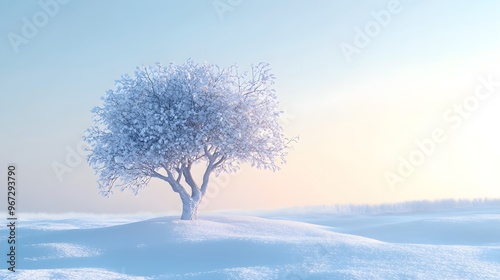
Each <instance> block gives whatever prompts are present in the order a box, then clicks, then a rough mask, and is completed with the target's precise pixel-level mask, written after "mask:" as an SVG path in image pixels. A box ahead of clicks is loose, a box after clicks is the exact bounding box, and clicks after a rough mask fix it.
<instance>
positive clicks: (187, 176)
mask: <svg viewBox="0 0 500 280" xmlns="http://www.w3.org/2000/svg"><path fill="white" fill-rule="evenodd" d="M182 173H183V174H184V180H185V181H186V183H187V184H188V185H189V186H190V187H191V197H192V198H193V199H199V198H200V195H201V193H200V189H199V188H198V185H197V184H196V182H195V181H194V179H193V176H192V174H191V163H189V164H187V165H185V166H184V167H183V168H182Z"/></svg>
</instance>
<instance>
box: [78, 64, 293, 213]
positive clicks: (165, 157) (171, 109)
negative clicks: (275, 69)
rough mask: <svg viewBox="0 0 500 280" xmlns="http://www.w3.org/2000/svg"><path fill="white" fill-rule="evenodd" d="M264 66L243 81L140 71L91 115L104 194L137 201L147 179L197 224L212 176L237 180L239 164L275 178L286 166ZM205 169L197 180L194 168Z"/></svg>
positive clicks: (193, 72) (182, 69)
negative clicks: (125, 193) (162, 185)
mask: <svg viewBox="0 0 500 280" xmlns="http://www.w3.org/2000/svg"><path fill="white" fill-rule="evenodd" d="M273 84H274V75H272V74H271V72H270V68H269V66H268V64H265V63H261V64H259V65H257V66H252V67H251V71H250V72H245V73H243V74H240V73H239V71H238V68H237V67H236V66H232V67H229V68H220V67H218V66H216V65H210V64H197V63H194V62H193V61H191V60H189V61H187V62H186V63H185V64H182V65H173V64H170V65H168V66H166V67H165V66H162V65H160V64H156V65H155V66H153V67H145V66H143V67H138V68H137V69H136V71H135V75H134V77H130V76H128V75H124V76H122V77H121V79H120V80H118V81H116V88H115V89H114V90H108V91H107V94H106V96H104V97H103V98H102V100H103V105H102V107H95V108H94V109H93V110H92V112H93V114H94V121H95V125H94V126H93V127H92V128H90V129H88V130H87V131H86V134H85V137H84V138H85V140H86V141H87V142H88V143H89V145H90V152H91V153H90V155H89V157H88V162H89V165H90V166H91V167H93V168H94V170H95V171H96V173H97V174H98V175H99V180H98V183H99V188H100V190H101V194H103V195H104V196H108V195H109V194H110V193H111V192H112V188H113V187H120V188H121V189H122V190H125V189H131V190H132V191H133V192H134V193H135V194H137V192H138V191H139V190H140V189H141V188H144V187H145V186H147V185H148V183H149V181H150V180H151V178H158V179H161V180H163V181H165V182H167V183H168V184H169V185H170V187H171V188H172V190H173V191H174V192H176V193H178V194H179V196H180V198H181V200H182V204H183V209H182V216H181V219H183V220H192V219H196V216H197V212H198V206H199V205H200V202H201V200H202V199H203V196H204V195H205V193H206V192H207V187H208V182H209V179H210V175H211V174H212V173H215V175H218V174H219V173H220V172H234V171H236V170H237V169H238V166H239V165H240V164H242V163H245V162H246V163H250V164H251V165H252V166H255V167H257V168H263V169H271V170H273V171H274V170H277V169H279V164H282V163H284V162H285V156H286V154H287V150H288V148H289V144H290V142H291V141H290V140H289V139H287V138H285V137H284V135H283V133H282V127H281V125H280V123H279V117H280V114H281V113H282V111H280V110H279V109H278V101H277V98H276V94H275V91H274V89H273ZM196 164H204V165H205V166H206V168H205V169H204V173H203V174H200V177H201V178H197V179H195V178H194V177H195V176H193V174H192V167H193V166H194V165H196Z"/></svg>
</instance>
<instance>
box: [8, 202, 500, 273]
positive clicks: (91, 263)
mask: <svg viewBox="0 0 500 280" xmlns="http://www.w3.org/2000/svg"><path fill="white" fill-rule="evenodd" d="M499 210H500V205H498V203H497V205H496V206H495V205H487V204H485V203H483V204H482V205H475V206H470V207H465V208H456V207H449V208H448V209H445V207H440V210H432V211H413V212H412V211H405V212H404V213H403V212H400V213H380V212H378V213H377V214H368V213H366V212H365V213H363V214H353V213H351V214H347V215H346V214H343V215H334V214H328V213H326V212H316V213H315V212H312V211H311V210H310V209H309V210H307V211H303V209H302V210H300V209H296V210H295V214H293V215H292V214H284V212H287V211H282V212H281V213H278V212H279V211H274V212H268V213H267V214H265V213H261V214H260V217H257V216H236V215H221V214H218V215H212V216H205V217H201V219H199V220H197V221H180V220H178V219H177V218H176V217H161V218H152V219H146V220H141V218H140V217H137V216H136V217H134V218H133V219H136V221H131V220H132V219H127V218H124V219H123V223H121V224H117V223H115V224H110V223H109V222H107V221H102V224H101V226H98V223H99V221H98V220H93V221H91V222H90V224H92V227H89V226H88V225H89V223H88V222H84V220H79V219H73V220H67V219H65V220H49V219H47V218H45V219H44V220H43V223H44V224H45V225H50V224H51V225H53V226H52V227H50V226H49V227H45V228H40V222H39V221H38V220H36V219H31V220H27V221H24V222H23V221H19V234H20V235H19V236H18V240H19V241H20V242H19V245H18V246H19V248H18V258H19V259H18V263H17V268H18V271H17V272H16V273H10V272H8V271H7V270H6V269H2V270H1V271H0V277H1V278H2V279H252V280H254V279H295V280H301V279H498V275H500V234H499V233H500V214H499V213H500V211H499ZM288 212H290V211H289V210H288ZM277 214H280V215H279V217H278V216H277ZM60 223H61V224H64V225H68V224H72V227H71V229H62V228H61V227H59V226H58V224H60ZM80 225H82V227H81V228H79V226H80ZM0 234H1V236H2V237H3V236H6V234H7V232H6V229H1V230H0ZM0 242H1V243H0V244H3V245H2V246H5V243H6V242H5V240H0ZM2 250H6V248H2Z"/></svg>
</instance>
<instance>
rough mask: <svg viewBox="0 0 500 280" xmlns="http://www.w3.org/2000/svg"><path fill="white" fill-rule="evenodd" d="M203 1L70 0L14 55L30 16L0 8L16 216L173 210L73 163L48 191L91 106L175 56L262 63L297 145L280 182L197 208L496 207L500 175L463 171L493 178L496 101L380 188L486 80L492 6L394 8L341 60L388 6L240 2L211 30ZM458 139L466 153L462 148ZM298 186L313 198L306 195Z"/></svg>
mask: <svg viewBox="0 0 500 280" xmlns="http://www.w3.org/2000/svg"><path fill="white" fill-rule="evenodd" d="M42 2H47V1H42ZM48 2H51V1H48ZM214 2H216V1H212V0H206V1H77V0H73V1H69V3H67V4H64V5H63V4H60V5H59V10H58V11H57V13H55V15H54V16H53V17H50V18H49V21H48V23H47V24H46V25H45V26H43V27H41V28H39V30H38V31H37V32H36V34H35V35H34V36H33V37H32V38H29V39H28V42H27V43H26V44H21V45H20V46H19V48H18V52H17V53H16V52H15V50H14V47H13V46H12V45H11V42H10V41H9V37H8V36H9V34H10V33H16V34H18V35H22V28H23V21H22V19H23V17H26V18H27V19H28V20H32V19H33V16H34V15H35V14H37V13H40V12H41V11H43V9H42V7H41V6H40V4H39V2H38V1H5V0H3V1H0V18H1V19H2V25H0V34H2V38H3V39H2V40H1V41H0V63H1V68H0V77H1V79H2V80H1V81H2V83H1V84H2V93H1V104H2V110H0V129H1V130H2V138H1V140H0V152H1V163H2V166H5V165H6V164H7V163H9V162H14V163H16V164H18V165H19V169H20V175H19V176H20V182H22V185H21V187H22V188H23V189H22V190H21V191H20V195H22V196H21V197H20V201H21V202H20V203H22V204H21V205H22V208H21V209H24V211H29V212H33V211H48V212H61V211H62V212H68V211H77V212H78V211H79V212H123V211H125V212H133V211H170V210H177V209H179V202H178V198H177V196H176V195H174V194H173V193H171V191H170V190H169V188H168V187H167V186H161V184H157V185H154V186H152V188H151V189H149V190H146V191H145V192H144V194H142V195H140V196H139V197H137V198H133V197H132V195H130V194H128V193H125V194H117V195H116V196H114V197H112V198H111V199H108V200H104V199H101V198H100V197H98V196H97V193H98V192H97V186H96V183H95V177H94V175H93V173H92V170H91V169H90V168H89V167H87V165H86V163H82V164H79V165H78V166H77V167H75V168H72V170H73V172H72V173H66V174H65V175H64V177H63V178H64V180H63V181H62V182H60V181H59V180H58V179H57V176H56V175H55V174H54V171H53V169H52V166H51V164H52V163H53V162H60V163H63V164H64V163H65V156H66V155H67V151H66V150H65V149H66V147H67V146H69V147H73V148H74V147H76V145H77V144H78V142H79V141H80V138H81V135H82V133H83V130H84V129H86V128H87V127H89V126H90V125H91V115H90V109H91V108H92V107H93V106H96V105H99V104H100V100H99V98H100V97H101V96H102V95H103V94H104V93H105V91H106V90H107V89H110V88H112V87H113V83H114V80H115V79H117V78H119V77H120V75H122V74H125V73H132V72H133V70H134V68H135V67H136V66H138V65H141V64H146V65H149V64H153V63H154V62H156V61H159V62H161V63H164V64H167V63H170V62H174V63H183V62H184V61H186V60H187V59H189V58H191V59H193V60H195V61H200V62H203V61H207V62H211V63H217V64H220V65H221V66H228V65H231V64H234V63H236V64H238V65H239V66H240V67H242V68H246V67H248V66H249V65H250V64H251V63H258V62H261V61H265V62H268V63H270V64H271V67H272V68H273V71H274V73H275V75H276V76H277V84H276V89H277V92H278V95H279V98H280V100H281V101H282V104H283V107H284V108H286V110H287V111H288V112H289V114H291V115H293V116H292V117H290V119H288V120H287V121H286V124H287V125H286V129H287V131H288V132H289V134H292V135H296V134H300V135H301V137H302V141H301V142H299V144H297V148H296V151H295V154H292V155H291V158H290V161H289V166H287V167H285V168H284V170H283V171H282V172H278V173H274V174H273V173H270V172H264V171H253V170H248V172H246V171H245V172H243V173H242V174H240V175H237V176H233V177H231V178H232V179H231V181H230V183H229V185H228V186H227V187H226V188H224V189H223V190H221V191H220V194H218V195H214V198H212V199H211V203H210V205H208V206H207V209H208V210H218V209H234V208H241V209H252V208H273V207H288V206H294V205H306V204H333V203H350V202H353V203H378V202H391V201H401V200H410V199H426V198H429V199H433V198H441V197H466V198H469V197H485V196H488V197H498V196H500V192H499V191H498V190H497V189H499V188H498V187H495V186H498V185H499V184H500V180H499V179H500V178H498V177H497V176H493V175H491V174H490V172H486V171H484V168H481V169H479V168H477V166H483V165H484V166H485V168H492V167H493V166H497V165H498V166H500V164H499V162H500V158H496V157H495V156H497V155H499V154H500V152H499V151H498V147H497V145H496V144H494V143H495V142H494V141H492V139H497V138H498V135H496V133H494V132H492V131H493V130H494V129H493V125H495V124H496V123H497V122H496V119H495V118H496V117H498V115H495V114H494V113H493V112H494V111H499V110H498V109H497V108H498V106H500V104H499V103H498V101H499V100H500V98H497V99H493V98H492V99H491V100H488V103H492V104H488V105H489V106H482V107H481V108H484V110H482V111H481V110H480V111H481V114H477V115H478V117H477V118H476V119H475V120H474V121H470V122H469V123H470V126H467V127H465V128H464V129H463V130H461V131H460V133H462V134H464V135H466V136H464V137H463V138H460V137H458V136H457V137H455V139H457V141H455V142H450V143H448V144H447V145H448V146H446V147H445V148H442V149H441V150H438V151H437V152H436V157H435V158H432V160H431V159H430V162H431V164H426V165H423V166H422V167H421V168H420V170H417V172H416V173H415V175H413V177H412V179H413V180H410V181H409V182H408V183H407V185H405V187H404V188H402V189H400V190H397V191H394V190H391V189H390V188H388V187H387V186H386V183H385V181H384V179H383V174H384V172H385V171H386V170H391V168H392V169H395V166H396V165H397V155H399V154H405V153H407V152H408V151H410V150H411V149H412V147H411V145H413V141H414V139H415V138H418V137H424V136H426V135H427V134H428V133H430V132H431V131H432V130H433V129H434V128H436V127H439V126H441V125H442V119H441V114H442V112H444V111H445V110H446V108H448V107H450V106H451V105H452V104H453V103H454V102H457V101H460V100H462V98H463V96H465V95H467V93H468V92H473V90H474V86H475V85H476V84H477V79H476V78H477V76H478V75H483V74H488V73H491V71H492V70H491V67H492V66H491V65H490V64H491V63H490V62H494V61H498V60H497V59H498V55H497V53H498V50H499V49H500V36H499V35H500V34H499V33H500V29H499V28H498V27H499V26H500V17H498V11H499V10H500V2H498V1H481V2H475V1H409V0H406V1H405V0H401V1H396V3H397V4H396V5H398V7H400V9H402V10H401V11H400V12H399V13H397V14H392V16H391V20H390V22H389V24H388V25H387V26H385V27H382V28H381V29H380V32H379V33H378V34H377V36H374V37H373V38H371V41H370V43H369V44H367V46H366V47H363V48H361V49H360V53H359V54H355V55H353V56H352V57H351V58H352V61H351V62H348V60H346V58H345V57H344V55H343V53H342V51H341V49H340V47H339V45H340V44H341V43H342V42H345V43H348V44H353V40H354V37H355V34H356V31H355V29H356V28H360V29H364V28H365V27H366V26H367V24H369V23H370V22H371V21H373V20H374V17H373V14H372V12H379V11H380V10H387V9H388V6H389V5H392V4H390V3H391V1H284V0H283V1H263V0H262V1H255V0H253V1H249V0H242V1H241V4H239V5H236V6H235V7H233V8H232V10H231V11H228V12H226V13H224V14H223V18H220V17H219V15H218V14H217V12H216V10H215V9H214V6H213V3H214ZM220 2H222V3H227V1H226V0H221V1H220ZM485 69H490V70H485ZM497 70H498V69H497ZM485 71H486V72H485ZM488 71H490V72H488ZM499 77H500V76H499ZM499 79H500V78H499ZM495 100H496V101H495ZM494 102H496V104H495V103H494ZM488 110H489V111H488ZM478 112H479V111H478ZM483 115H484V116H483ZM480 116H482V117H483V118H484V121H478V119H480V118H479V117H480ZM490 124H491V125H490ZM375 128H376V129H375ZM466 129H468V130H466ZM469 130H470V131H469ZM489 133H493V134H489ZM470 135H474V137H472V138H474V139H475V140H470V141H473V142H467V141H469V140H467V141H466V140H464V139H472V138H471V137H470ZM450 137H451V136H450ZM460 139H462V140H460ZM478 139H479V140H478ZM485 139H488V140H487V142H488V143H490V144H486V145H485V144H484V141H486V140H485ZM460 141H465V142H464V143H462V144H460V143H459V142H460ZM474 141H475V142H474ZM478 143H482V144H481V145H479V144H478ZM453 145H456V147H455V148H454V146H453ZM476 146H481V147H482V149H484V151H483V152H484V155H487V156H488V158H487V159H485V160H484V162H479V163H474V164H473V166H475V167H474V168H476V169H474V168H473V167H472V166H471V165H470V164H472V163H471V162H470V159H471V158H474V157H475V155H477V154H478V153H479V154H481V153H480V152H478V151H474V150H473V149H472V148H471V149H467V151H469V152H467V153H466V152H465V151H464V147H466V148H467V147H469V148H470V147H476ZM463 154H472V155H470V157H468V158H461V155H463ZM438 156H439V157H438ZM460 160H462V161H463V164H459V163H457V161H458V162H460ZM481 161H483V160H482V158H481ZM452 162H453V164H457V166H454V167H453V166H451V164H450V163H452ZM436 166H437V167H436ZM431 167H432V168H437V169H432V168H431ZM429 168H430V169H429ZM440 168H441V169H440ZM427 169H429V170H427ZM431 169H432V170H438V171H436V172H437V173H438V175H436V174H434V173H432V172H431V171H432V170H431ZM492 170H493V172H494V170H495V169H494V168H493V169H492ZM426 172H430V173H426ZM483 172H486V174H490V175H484V174H483ZM453 174H463V175H460V176H466V177H467V178H463V177H460V176H459V175H453ZM2 176H3V175H2ZM485 176H486V177H485ZM488 176H490V177H488ZM359 178H363V180H361V179H359ZM457 183H459V185H460V186H457V185H456V184H457ZM423 185H425V186H427V188H426V187H423ZM452 186H457V187H456V188H458V187H459V190H458V191H457V190H456V189H454V188H453V187H452ZM307 188H312V189H313V190H312V191H307V194H305V193H306V192H305V191H304V190H305V189H307ZM284 190H286V193H287V196H285V197H283V196H282V194H283V191H284ZM240 195H241V196H242V198H238V197H239V196H240Z"/></svg>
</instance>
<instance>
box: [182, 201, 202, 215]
mask: <svg viewBox="0 0 500 280" xmlns="http://www.w3.org/2000/svg"><path fill="white" fill-rule="evenodd" d="M200 202H201V199H198V200H196V199H193V198H189V200H182V215H181V220H196V218H197V217H198V206H200Z"/></svg>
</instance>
